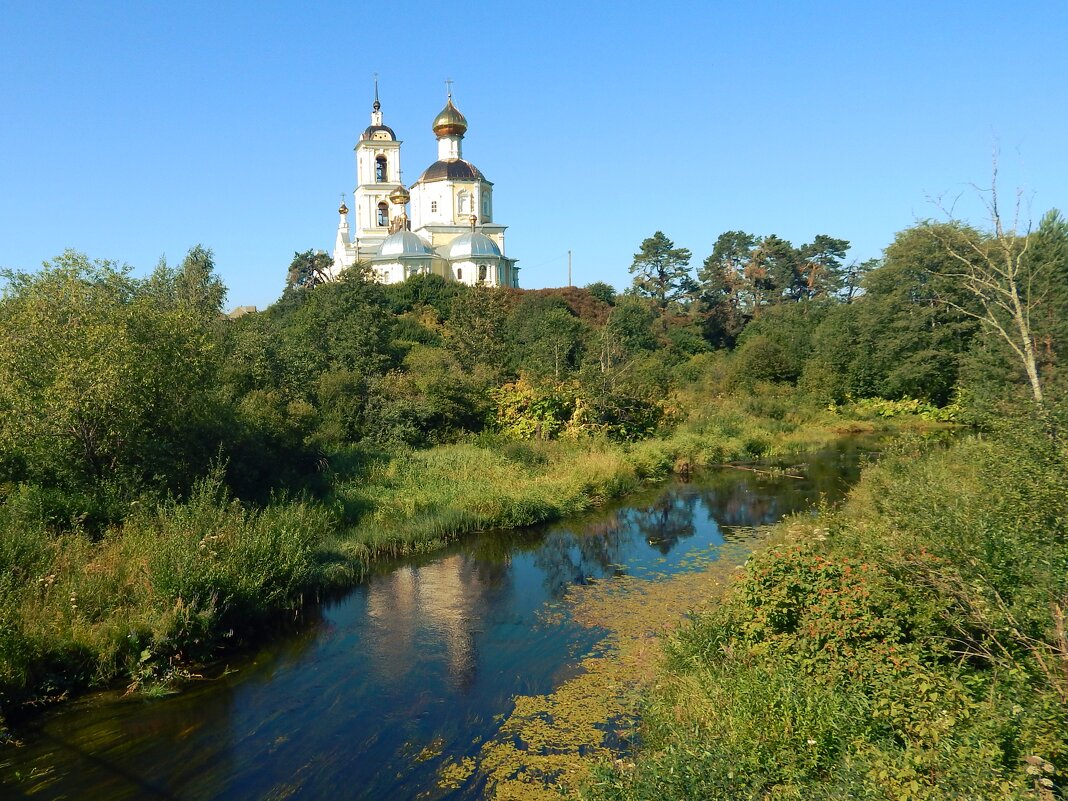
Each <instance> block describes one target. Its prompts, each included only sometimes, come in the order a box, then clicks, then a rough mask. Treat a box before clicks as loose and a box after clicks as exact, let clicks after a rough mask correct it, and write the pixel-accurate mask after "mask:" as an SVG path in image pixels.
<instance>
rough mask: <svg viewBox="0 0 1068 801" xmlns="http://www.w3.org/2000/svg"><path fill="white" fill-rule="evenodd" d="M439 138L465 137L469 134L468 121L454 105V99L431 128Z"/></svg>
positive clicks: (436, 118)
mask: <svg viewBox="0 0 1068 801" xmlns="http://www.w3.org/2000/svg"><path fill="white" fill-rule="evenodd" d="M431 127H432V128H433V129H434V133H435V134H436V135H437V136H439V137H440V136H463V135H464V133H466V132H467V119H466V118H465V117H464V115H463V114H461V113H460V110H459V109H458V108H456V106H454V105H453V104H452V98H451V97H450V98H449V102H448V103H446V104H445V108H443V109H442V110H441V111H440V112H439V113H438V116H436V117H435V118H434V124H433V125H432V126H431Z"/></svg>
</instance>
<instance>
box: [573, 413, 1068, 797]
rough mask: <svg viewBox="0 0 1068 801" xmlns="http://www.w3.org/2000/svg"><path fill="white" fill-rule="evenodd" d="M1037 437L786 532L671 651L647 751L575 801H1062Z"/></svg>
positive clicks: (927, 468) (1022, 425)
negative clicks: (859, 800) (754, 800)
mask: <svg viewBox="0 0 1068 801" xmlns="http://www.w3.org/2000/svg"><path fill="white" fill-rule="evenodd" d="M1006 428H1007V429H1008V428H1009V427H1006ZM1035 428H1037V427H1036V426H1033V425H1032V424H1030V423H1029V422H1028V421H1026V420H1017V421H1014V423H1013V426H1012V428H1011V430H1005V431H1002V432H1000V433H997V434H995V435H992V436H989V437H986V438H970V439H967V440H964V441H961V442H958V443H956V444H954V445H953V446H952V447H951V448H949V449H947V450H944V451H935V452H922V451H920V450H918V449H915V448H912V447H910V446H909V445H908V444H907V443H905V444H901V445H899V446H897V450H896V452H892V453H890V454H884V456H883V458H882V459H881V460H880V463H879V464H878V465H877V466H875V467H872V468H869V469H868V470H867V471H865V473H864V475H863V476H862V479H861V481H860V483H859V484H858V485H857V486H856V487H855V488H854V490H853V491H852V493H851V494H850V497H849V499H848V501H847V502H846V503H845V504H844V506H843V507H842V508H841V509H839V510H836V511H826V510H825V511H822V512H821V513H820V514H819V516H818V517H816V518H812V517H808V516H805V517H801V518H797V519H794V520H791V521H788V522H786V523H784V524H782V525H781V526H780V527H778V528H777V529H776V530H775V531H774V533H773V534H772V539H771V540H770V542H769V544H768V545H767V546H766V547H764V548H762V549H761V550H760V551H759V552H758V553H757V554H756V555H754V556H753V557H752V558H750V559H749V560H748V562H747V563H746V565H745V569H744V572H741V571H740V573H741V575H740V576H739V578H738V579H737V580H736V581H735V583H734V584H733V586H732V587H731V588H730V590H729V591H728V593H727V595H726V596H725V598H724V601H723V602H722V603H721V604H719V605H717V606H716V607H715V608H713V609H712V610H711V611H707V612H705V613H704V614H701V615H700V616H698V617H697V618H696V620H695V621H694V622H693V623H692V624H691V625H689V626H686V627H684V628H683V629H682V630H680V631H679V632H678V633H677V634H676V635H674V636H673V637H672V639H671V641H670V644H669V646H668V648H667V656H666V661H664V662H662V663H661V665H660V667H659V669H658V670H657V671H656V672H655V675H654V676H653V677H652V678H651V679H650V680H649V682H648V686H649V688H650V689H649V690H648V692H647V694H646V695H645V697H644V699H643V700H642V701H641V702H640V703H639V705H638V706H639V708H640V710H641V716H642V728H641V743H642V745H641V747H640V748H639V749H638V750H637V752H636V754H635V755H634V758H633V760H631V759H627V760H619V761H615V762H605V763H604V764H603V765H602V766H601V767H600V768H599V770H598V772H596V774H595V775H594V777H593V778H592V779H591V780H590V781H589V783H588V784H587V786H586V788H585V790H584V792H583V796H584V797H585V798H587V799H593V800H595V801H608V800H609V799H611V801H622V799H657V801H669V800H670V799H683V798H704V799H728V798H730V799H734V798H783V799H786V798H804V799H823V798H825V799H832V798H834V799H837V798H849V797H864V798H879V799H883V798H885V799H947V801H948V799H956V798H962V797H967V798H974V799H1006V798H1010V799H1053V798H1056V797H1060V793H1061V792H1063V787H1064V784H1063V782H1064V775H1065V770H1066V769H1068V713H1066V709H1068V707H1066V701H1068V640H1066V639H1065V634H1064V631H1065V628H1064V614H1065V605H1066V601H1068V547H1066V545H1065V543H1066V542H1068V537H1066V535H1068V530H1066V523H1065V521H1066V520H1068V458H1066V455H1065V452H1064V449H1063V446H1061V445H1060V444H1059V443H1057V442H1053V441H1051V440H1050V439H1049V437H1048V436H1046V434H1045V433H1044V432H1042V431H1037V430H1034V429H1035Z"/></svg>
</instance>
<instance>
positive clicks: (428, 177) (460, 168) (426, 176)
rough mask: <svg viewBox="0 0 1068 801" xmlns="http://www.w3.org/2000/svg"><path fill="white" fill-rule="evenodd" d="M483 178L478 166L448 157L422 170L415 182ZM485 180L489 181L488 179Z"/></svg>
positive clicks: (484, 177) (475, 179)
mask: <svg viewBox="0 0 1068 801" xmlns="http://www.w3.org/2000/svg"><path fill="white" fill-rule="evenodd" d="M485 180H486V176H485V175H483V174H482V173H481V172H479V169H478V167H476V166H475V165H474V164H472V163H471V162H469V161H464V160H463V159H449V160H448V161H435V162H434V163H433V164H431V165H430V166H429V167H427V168H426V169H425V170H424V171H423V174H422V175H420V176H419V180H418V181H416V183H429V182H430V181H485ZM486 182H487V183H489V182H488V181H486Z"/></svg>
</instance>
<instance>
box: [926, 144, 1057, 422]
mask: <svg viewBox="0 0 1068 801" xmlns="http://www.w3.org/2000/svg"><path fill="white" fill-rule="evenodd" d="M997 174H998V171H997V164H996V163H995V164H994V174H993V181H992V182H991V185H990V189H988V190H980V195H981V196H982V197H983V203H984V205H985V206H986V210H987V215H988V218H989V220H990V227H991V230H990V232H989V233H985V234H984V233H983V232H980V231H977V230H975V229H972V228H969V227H966V226H961V227H960V229H959V230H960V232H961V233H962V234H963V235H962V236H961V237H959V238H954V239H953V240H950V239H948V238H944V239H942V243H943V245H944V247H945V249H946V252H947V253H948V254H949V256H950V257H951V258H952V259H953V261H954V262H955V263H956V265H957V269H951V270H950V271H949V272H948V273H947V275H948V276H949V277H952V278H955V279H957V280H958V281H960V284H961V286H962V287H964V289H966V290H967V291H968V292H969V293H970V294H971V295H972V296H973V297H974V298H975V300H976V304H977V305H976V307H975V308H967V307H965V306H962V305H959V304H957V303H954V302H953V301H951V300H947V301H945V302H947V303H948V304H949V305H950V306H953V307H954V308H956V309H958V310H959V311H960V312H962V313H964V314H966V315H969V316H971V317H974V318H976V319H977V320H979V322H980V323H982V325H983V326H984V327H986V328H987V329H988V330H989V331H991V332H992V333H993V334H995V335H996V336H997V337H998V338H999V339H1001V340H1002V341H1003V342H1004V343H1005V344H1007V345H1008V346H1009V348H1010V349H1011V350H1012V352H1013V353H1014V354H1015V355H1016V357H1017V359H1018V360H1019V363H1020V365H1021V366H1022V367H1023V370H1024V373H1026V375H1027V380H1028V383H1029V385H1030V388H1031V394H1032V396H1033V397H1034V400H1035V402H1036V403H1037V404H1038V405H1039V406H1040V407H1043V408H1044V406H1045V399H1044V396H1043V392H1042V378H1041V376H1040V375H1039V372H1038V361H1037V359H1036V356H1035V339H1034V334H1033V331H1032V328H1031V316H1032V314H1033V312H1034V310H1035V307H1036V305H1037V304H1038V302H1039V300H1040V298H1039V297H1038V294H1037V293H1036V292H1035V291H1034V290H1035V287H1036V277H1037V273H1038V272H1039V271H1040V270H1041V269H1042V267H1043V265H1042V264H1041V263H1035V261H1034V260H1032V259H1030V258H1029V257H1028V256H1029V254H1028V251H1029V249H1030V245H1031V226H1030V223H1028V224H1027V225H1026V228H1025V229H1024V230H1023V231H1022V232H1021V230H1020V225H1021V222H1020V210H1021V205H1022V199H1023V193H1022V192H1021V191H1017V193H1016V199H1015V204H1014V207H1013V210H1012V218H1011V220H1008V219H1006V218H1005V216H1004V213H1003V210H1002V206H1001V204H1000V198H999V195H998V186H997ZM936 236H937V234H936Z"/></svg>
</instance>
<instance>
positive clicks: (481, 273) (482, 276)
mask: <svg viewBox="0 0 1068 801" xmlns="http://www.w3.org/2000/svg"><path fill="white" fill-rule="evenodd" d="M478 280H479V281H485V280H486V265H485V264H480V265H478Z"/></svg>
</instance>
